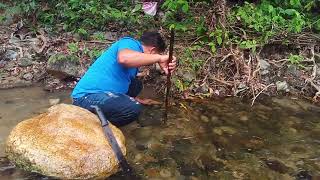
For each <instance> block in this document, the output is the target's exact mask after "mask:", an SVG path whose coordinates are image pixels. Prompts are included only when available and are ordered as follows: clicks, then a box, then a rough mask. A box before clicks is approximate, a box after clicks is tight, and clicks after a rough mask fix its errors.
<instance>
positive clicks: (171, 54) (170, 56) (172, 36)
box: [164, 28, 174, 124]
mask: <svg viewBox="0 0 320 180" xmlns="http://www.w3.org/2000/svg"><path fill="white" fill-rule="evenodd" d="M173 44H174V28H172V29H171V34H170V47H169V61H168V68H169V63H171V61H172V56H173ZM170 89H171V72H170V70H169V69H168V75H167V91H166V99H165V108H166V109H165V112H164V124H166V123H167V120H168V106H169V95H170Z"/></svg>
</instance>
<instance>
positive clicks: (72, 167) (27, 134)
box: [6, 104, 126, 179]
mask: <svg viewBox="0 0 320 180" xmlns="http://www.w3.org/2000/svg"><path fill="white" fill-rule="evenodd" d="M109 126H110V128H111V129H112V131H113V133H114V136H115V137H116V139H117V141H118V143H119V146H120V148H121V150H122V151H123V153H124V154H126V148H125V142H124V136H123V134H122V133H121V131H120V130H119V129H117V128H116V127H115V126H113V125H111V124H110V125H109ZM6 154H7V157H8V159H10V161H11V162H13V163H14V164H15V165H16V166H18V167H20V168H22V169H25V170H26V171H29V172H36V173H40V174H43V175H46V176H52V177H57V178H61V179H89V178H105V177H108V176H110V175H112V174H114V173H116V172H117V171H118V166H119V165H118V161H117V159H116V157H115V155H114V152H113V150H112V148H111V146H110V144H109V142H108V141H107V139H106V137H105V134H104V132H103V129H102V127H101V124H100V121H99V119H98V117H96V116H95V115H94V114H93V113H91V112H89V111H87V110H85V109H82V108H79V107H77V106H73V105H67V104H58V105H55V106H52V107H51V108H49V110H48V113H44V114H40V115H39V116H36V117H34V118H31V119H27V120H24V121H22V122H21V123H19V124H18V125H17V126H16V127H15V128H14V129H13V130H12V131H11V133H10V135H9V137H8V139H7V142H6Z"/></svg>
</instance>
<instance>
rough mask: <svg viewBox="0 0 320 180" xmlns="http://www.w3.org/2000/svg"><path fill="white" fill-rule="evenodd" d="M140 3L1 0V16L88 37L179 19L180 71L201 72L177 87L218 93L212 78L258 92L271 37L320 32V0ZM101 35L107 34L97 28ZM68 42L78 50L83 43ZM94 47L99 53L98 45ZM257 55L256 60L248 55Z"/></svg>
mask: <svg viewBox="0 0 320 180" xmlns="http://www.w3.org/2000/svg"><path fill="white" fill-rule="evenodd" d="M141 7H142V5H141V3H136V2H135V1H132V0H124V1H115V0H89V1H88V0H59V1H42V0H19V1H18V0H14V1H10V2H6V1H5V2H3V3H0V10H2V11H5V13H3V15H2V16H0V21H6V19H8V18H12V17H13V16H14V17H15V18H17V19H19V18H22V19H23V21H26V22H28V24H29V25H30V28H31V29H37V27H44V28H46V29H47V30H48V31H51V32H61V31H63V32H73V33H75V34H79V35H80V36H81V37H82V38H83V39H88V38H90V37H92V35H93V33H95V32H97V31H100V32H103V31H122V32H128V33H130V34H132V35H139V34H140V33H141V32H142V31H143V30H145V29H150V28H157V29H160V27H161V29H163V32H162V33H164V34H166V32H167V30H168V29H169V28H173V27H174V28H175V29H176V31H178V42H180V43H184V44H188V46H183V48H181V47H180V48H179V45H178V47H177V49H178V50H179V53H180V59H181V62H180V63H181V64H180V65H181V67H183V68H181V69H182V70H181V71H183V72H180V74H185V71H188V72H189V73H191V74H194V76H195V77H196V78H188V77H187V78H177V79H175V85H176V87H177V88H178V91H180V92H183V91H185V90H187V89H190V88H192V89H195V88H197V87H203V85H204V84H205V85H206V86H207V88H205V89H207V90H206V91H208V92H210V93H211V94H212V92H211V91H212V89H215V88H213V87H214V86H217V84H215V83H213V82H219V83H220V84H222V85H224V86H229V87H232V88H233V94H235V95H237V94H238V91H239V87H240V86H243V82H244V84H245V86H246V87H248V89H250V92H251V94H250V93H249V94H250V95H252V94H253V95H255V94H257V92H259V91H261V90H262V89H264V88H265V87H266V85H263V86H259V85H261V84H262V83H261V82H260V80H259V78H258V77H256V75H255V74H254V71H255V70H256V69H254V68H255V66H256V64H257V62H255V61H254V60H256V59H257V58H258V56H257V55H259V52H260V51H261V49H262V48H263V47H264V46H265V45H267V44H273V43H277V44H284V45H298V44H299V43H300V42H299V41H297V36H299V35H301V34H310V35H308V38H307V42H314V41H318V40H319V39H320V38H319V36H317V34H318V33H319V32H320V12H319V9H320V3H319V1H316V0H261V1H256V2H242V1H231V0H230V1H227V2H226V1H225V0H216V1H209V0H193V1H187V0H165V1H164V2H163V4H162V5H161V12H160V13H159V14H158V15H157V16H156V17H151V16H147V15H144V13H143V12H142V10H141ZM94 37H95V39H101V40H103V36H99V34H97V33H95V35H94ZM68 47H69V48H70V49H73V50H74V51H75V52H77V51H78V49H77V44H76V43H73V44H69V46H68ZM248 53H249V55H248ZM94 54H95V55H92V57H94V56H96V55H97V54H98V53H97V52H95V53H94ZM199 54H202V55H199ZM203 54H204V55H203ZM230 58H231V60H229V62H228V63H225V60H228V59H230ZM250 58H252V59H253V60H252V61H249V62H248V61H247V59H250ZM213 59H214V60H215V61H214V62H213ZM287 59H288V63H291V64H295V65H298V66H300V67H303V65H302V64H301V63H302V61H303V57H302V55H301V54H291V55H290V56H289V57H287ZM215 66H216V67H219V68H218V69H214V68H213V67H215ZM247 71H250V72H249V73H248V72H247ZM208 74H209V75H208ZM248 76H249V77H248ZM178 77H179V72H178ZM240 90H241V88H240ZM210 93H209V94H210ZM226 94H230V92H229V93H226Z"/></svg>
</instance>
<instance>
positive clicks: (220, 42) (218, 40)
mask: <svg viewBox="0 0 320 180" xmlns="http://www.w3.org/2000/svg"><path fill="white" fill-rule="evenodd" d="M217 43H218V45H221V44H222V38H221V36H218V37H217Z"/></svg>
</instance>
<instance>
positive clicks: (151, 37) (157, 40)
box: [140, 31, 166, 53]
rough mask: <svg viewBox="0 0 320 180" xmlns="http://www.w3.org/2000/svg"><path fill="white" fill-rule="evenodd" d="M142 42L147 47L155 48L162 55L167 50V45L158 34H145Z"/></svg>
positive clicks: (152, 32) (151, 32) (141, 39)
mask: <svg viewBox="0 0 320 180" xmlns="http://www.w3.org/2000/svg"><path fill="white" fill-rule="evenodd" d="M140 41H141V42H142V44H143V45H145V46H153V47H155V48H156V49H157V50H158V51H159V52H160V53H161V52H164V51H165V50H166V43H165V41H164V40H163V38H162V37H161V35H160V33H158V32H154V31H150V32H144V33H143V34H142V36H141V38H140Z"/></svg>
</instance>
